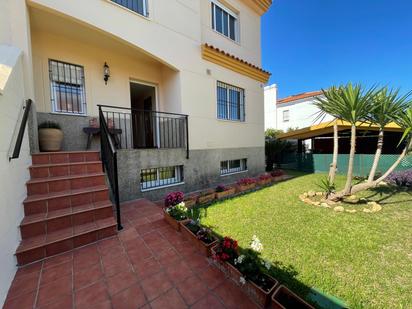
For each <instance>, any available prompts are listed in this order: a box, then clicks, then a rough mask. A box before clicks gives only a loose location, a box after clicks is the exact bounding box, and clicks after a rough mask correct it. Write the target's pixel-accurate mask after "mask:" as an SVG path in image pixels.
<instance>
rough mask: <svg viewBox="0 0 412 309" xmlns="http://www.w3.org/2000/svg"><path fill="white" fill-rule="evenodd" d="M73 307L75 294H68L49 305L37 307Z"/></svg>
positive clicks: (48, 308)
mask: <svg viewBox="0 0 412 309" xmlns="http://www.w3.org/2000/svg"><path fill="white" fill-rule="evenodd" d="M72 308H73V295H68V296H64V297H62V298H61V299H59V300H56V301H55V302H52V303H50V304H48V305H45V306H42V307H38V308H37V309H72Z"/></svg>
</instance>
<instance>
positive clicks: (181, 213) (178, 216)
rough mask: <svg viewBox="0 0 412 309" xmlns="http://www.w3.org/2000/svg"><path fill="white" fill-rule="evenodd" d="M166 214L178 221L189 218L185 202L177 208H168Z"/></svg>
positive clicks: (176, 206)
mask: <svg viewBox="0 0 412 309" xmlns="http://www.w3.org/2000/svg"><path fill="white" fill-rule="evenodd" d="M166 212H167V213H168V214H169V216H171V217H172V218H173V219H175V220H177V221H181V220H184V219H187V216H188V212H187V208H186V206H185V203H183V202H181V203H179V204H177V205H175V206H170V207H167V208H166Z"/></svg>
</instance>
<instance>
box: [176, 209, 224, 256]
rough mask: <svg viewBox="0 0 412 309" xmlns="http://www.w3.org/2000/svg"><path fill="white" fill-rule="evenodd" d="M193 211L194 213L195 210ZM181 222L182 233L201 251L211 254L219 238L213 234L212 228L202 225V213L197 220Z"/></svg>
mask: <svg viewBox="0 0 412 309" xmlns="http://www.w3.org/2000/svg"><path fill="white" fill-rule="evenodd" d="M191 213H192V214H193V210H191ZM192 216H193V215H192ZM180 224H181V229H180V230H181V231H182V233H183V234H184V235H185V236H186V237H187V238H188V239H189V240H190V241H192V242H193V243H194V245H195V246H196V247H197V248H199V250H200V251H201V253H202V254H204V255H205V256H211V248H212V247H213V246H214V245H215V244H216V243H217V238H216V237H215V236H213V233H212V231H211V230H210V229H208V228H206V227H203V226H201V225H200V215H199V216H198V218H197V219H196V220H194V219H190V220H188V221H185V222H181V223H180Z"/></svg>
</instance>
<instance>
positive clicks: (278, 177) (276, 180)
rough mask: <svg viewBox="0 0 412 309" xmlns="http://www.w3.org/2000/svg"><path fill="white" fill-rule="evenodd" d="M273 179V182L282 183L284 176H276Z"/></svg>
mask: <svg viewBox="0 0 412 309" xmlns="http://www.w3.org/2000/svg"><path fill="white" fill-rule="evenodd" d="M272 178H273V182H278V181H282V180H283V175H282V176H275V177H272Z"/></svg>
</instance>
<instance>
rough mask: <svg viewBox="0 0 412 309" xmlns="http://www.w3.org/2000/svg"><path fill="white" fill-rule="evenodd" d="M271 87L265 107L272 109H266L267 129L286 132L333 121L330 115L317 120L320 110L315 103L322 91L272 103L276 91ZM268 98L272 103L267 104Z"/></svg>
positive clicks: (267, 93) (268, 90)
mask: <svg viewBox="0 0 412 309" xmlns="http://www.w3.org/2000/svg"><path fill="white" fill-rule="evenodd" d="M270 87H272V86H270ZM270 87H266V88H265V107H266V106H270V107H269V108H271V109H270V110H269V108H268V109H266V108H265V125H266V124H268V127H266V126H265V128H269V127H272V128H274V129H278V130H282V131H284V132H286V131H288V130H290V129H301V128H305V127H308V126H312V125H315V124H319V123H320V122H325V121H330V120H333V118H332V117H331V116H329V115H327V116H326V117H324V118H322V119H317V116H318V112H319V109H318V108H317V107H316V106H315V105H314V104H313V103H314V101H315V99H316V97H317V96H319V95H322V91H311V92H305V93H300V94H296V95H292V96H289V97H286V98H283V99H278V100H274V101H272V98H273V97H274V95H273V92H274V90H273V89H271V88H270ZM274 89H276V88H274ZM266 98H269V100H270V101H271V102H270V103H269V102H267V101H266ZM273 110H275V111H273ZM270 125H272V126H270Z"/></svg>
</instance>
